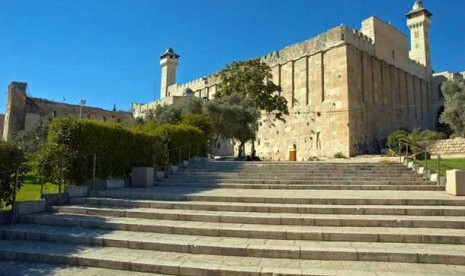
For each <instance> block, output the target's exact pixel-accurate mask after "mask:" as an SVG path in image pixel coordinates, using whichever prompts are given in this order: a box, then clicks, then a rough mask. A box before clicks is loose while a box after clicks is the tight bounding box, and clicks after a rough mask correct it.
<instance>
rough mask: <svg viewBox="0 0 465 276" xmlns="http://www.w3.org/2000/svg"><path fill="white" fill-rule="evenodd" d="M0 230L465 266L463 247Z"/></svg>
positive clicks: (258, 253)
mask: <svg viewBox="0 0 465 276" xmlns="http://www.w3.org/2000/svg"><path fill="white" fill-rule="evenodd" d="M0 232H1V234H2V237H3V239H4V240H29V241H47V242H60V243H71V244H80V245H85V246H95V245H97V246H111V247H118V248H122V249H125V248H131V249H144V250H155V251H167V252H182V253H190V254H209V255H222V256H244V257H261V258H288V259H302V260H344V261H377V262H380V261H384V262H401V263H432V264H452V265H465V245H444V244H412V243H403V244H402V246H399V244H398V243H380V244H372V243H367V242H326V241H323V242H320V241H291V240H267V239H238V238H227V237H226V238H225V237H204V236H197V235H176V234H153V233H144V232H130V231H105V230H99V229H85V228H80V227H50V226H37V225H15V226H12V227H4V228H0Z"/></svg>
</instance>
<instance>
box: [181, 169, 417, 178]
mask: <svg viewBox="0 0 465 276" xmlns="http://www.w3.org/2000/svg"><path fill="white" fill-rule="evenodd" d="M177 173H178V174H197V175H213V174H215V175H220V176H221V175H224V176H228V175H235V176H250V175H252V176H253V175H256V176H262V175H263V176H266V175H269V174H276V175H285V176H292V175H301V176H328V177H331V176H334V175H359V176H367V177H368V176H415V172H413V171H412V169H408V170H390V171H387V170H341V169H332V170H294V169H293V170H268V171H228V170H224V171H216V170H214V171H210V170H196V169H191V168H189V169H182V170H181V171H178V172H177Z"/></svg>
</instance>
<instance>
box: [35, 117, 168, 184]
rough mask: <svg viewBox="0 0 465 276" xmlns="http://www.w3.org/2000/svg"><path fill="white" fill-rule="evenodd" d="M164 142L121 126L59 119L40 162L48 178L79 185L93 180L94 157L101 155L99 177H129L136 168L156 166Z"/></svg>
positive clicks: (50, 129) (93, 121)
mask: <svg viewBox="0 0 465 276" xmlns="http://www.w3.org/2000/svg"><path fill="white" fill-rule="evenodd" d="M161 147H162V146H161V140H160V139H159V138H158V137H156V136H154V135H150V134H147V133H142V132H139V131H136V130H134V131H131V130H129V129H125V128H123V127H122V126H121V125H119V124H113V123H104V122H98V121H95V120H78V119H74V118H57V119H55V120H54V121H53V122H52V124H51V125H50V128H49V132H48V137H47V142H46V143H45V144H44V146H43V147H42V149H41V152H40V156H39V161H40V163H41V164H45V163H46V162H52V163H47V165H42V166H41V168H40V169H41V171H42V172H43V173H44V175H45V176H47V177H50V178H54V179H58V177H59V172H60V168H61V166H63V179H64V180H65V181H67V182H68V183H70V184H74V185H79V184H82V183H83V182H84V181H85V180H86V179H90V178H91V177H92V171H93V154H96V156H97V166H96V177H97V178H102V179H106V178H112V177H126V176H128V175H129V172H130V170H131V167H132V166H153V163H154V160H153V156H154V153H155V152H157V151H160V149H161Z"/></svg>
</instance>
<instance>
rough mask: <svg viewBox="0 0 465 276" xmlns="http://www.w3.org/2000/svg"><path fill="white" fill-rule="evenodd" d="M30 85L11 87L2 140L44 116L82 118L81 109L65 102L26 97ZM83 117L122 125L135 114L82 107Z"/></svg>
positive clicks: (13, 135)
mask: <svg viewBox="0 0 465 276" xmlns="http://www.w3.org/2000/svg"><path fill="white" fill-rule="evenodd" d="M26 88H27V83H25V82H12V83H11V84H10V85H9V86H8V99H7V105H6V114H5V119H4V126H3V127H2V129H3V135H2V137H3V139H4V140H6V141H9V140H12V139H14V137H15V135H16V133H18V132H19V131H21V130H24V129H29V128H31V127H33V126H35V125H36V124H37V123H38V122H39V120H40V119H41V118H42V117H45V116H47V115H49V116H52V117H56V116H67V115H71V116H76V117H79V113H80V106H79V105H71V104H65V103H57V102H53V101H49V100H45V99H39V98H33V97H28V96H27V94H26ZM81 116H82V118H91V119H99V120H102V121H109V122H122V121H124V120H127V119H130V118H132V113H129V112H122V111H108V110H104V109H101V108H96V107H87V106H84V107H83V108H82V115H81Z"/></svg>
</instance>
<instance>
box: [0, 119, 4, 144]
mask: <svg viewBox="0 0 465 276" xmlns="http://www.w3.org/2000/svg"><path fill="white" fill-rule="evenodd" d="M4 121H5V114H0V139H1V138H2V137H3V123H4Z"/></svg>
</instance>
